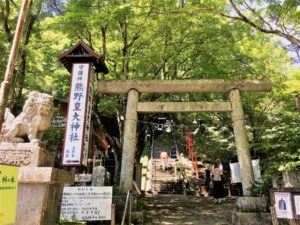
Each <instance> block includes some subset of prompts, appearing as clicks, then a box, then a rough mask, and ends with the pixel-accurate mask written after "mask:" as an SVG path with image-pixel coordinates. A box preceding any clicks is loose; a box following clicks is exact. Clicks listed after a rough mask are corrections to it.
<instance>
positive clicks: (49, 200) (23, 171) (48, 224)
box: [15, 167, 74, 225]
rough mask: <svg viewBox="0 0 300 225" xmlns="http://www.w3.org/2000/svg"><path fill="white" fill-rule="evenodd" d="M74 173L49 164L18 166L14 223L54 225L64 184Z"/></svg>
mask: <svg viewBox="0 0 300 225" xmlns="http://www.w3.org/2000/svg"><path fill="white" fill-rule="evenodd" d="M73 183H74V175H72V174H71V173H69V172H66V171H64V170H59V169H56V168H52V167H21V168H19V184H18V196H17V218H16V223H15V225H56V224H57V222H58V221H59V214H60V204H61V199H62V194H63V187H64V184H73Z"/></svg>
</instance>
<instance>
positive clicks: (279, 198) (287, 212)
mask: <svg viewBox="0 0 300 225" xmlns="http://www.w3.org/2000/svg"><path fill="white" fill-rule="evenodd" d="M274 195H275V210H276V216H277V218H281V219H293V210H292V201H291V193H289V192H274Z"/></svg>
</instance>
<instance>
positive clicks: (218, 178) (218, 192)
mask: <svg viewBox="0 0 300 225" xmlns="http://www.w3.org/2000/svg"><path fill="white" fill-rule="evenodd" d="M211 177H212V181H213V183H214V187H213V197H214V198H215V203H216V204H222V198H224V196H225V189H224V181H223V168H222V167H220V161H219V160H217V161H216V162H215V164H214V168H213V169H212V171H211Z"/></svg>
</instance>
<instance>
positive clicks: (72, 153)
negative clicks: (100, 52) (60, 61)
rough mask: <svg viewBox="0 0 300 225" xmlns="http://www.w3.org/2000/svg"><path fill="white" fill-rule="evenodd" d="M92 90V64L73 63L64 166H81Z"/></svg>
mask: <svg viewBox="0 0 300 225" xmlns="http://www.w3.org/2000/svg"><path fill="white" fill-rule="evenodd" d="M89 91H90V64H89V63H75V64H73V70H72V78H71V89H70V94H69V106H68V114H67V123H66V131H65V141H64V148H63V160H62V164H63V165H64V166H80V165H81V163H82V152H83V149H84V145H85V144H84V143H85V140H86V134H85V133H86V131H87V129H86V125H87V124H86V123H87V122H88V123H89V122H90V121H87V120H86V117H87V111H88V97H89Z"/></svg>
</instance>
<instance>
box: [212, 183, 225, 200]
mask: <svg viewBox="0 0 300 225" xmlns="http://www.w3.org/2000/svg"><path fill="white" fill-rule="evenodd" d="M213 182H214V188H213V197H214V198H225V197H226V195H225V189H224V182H223V181H213Z"/></svg>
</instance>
